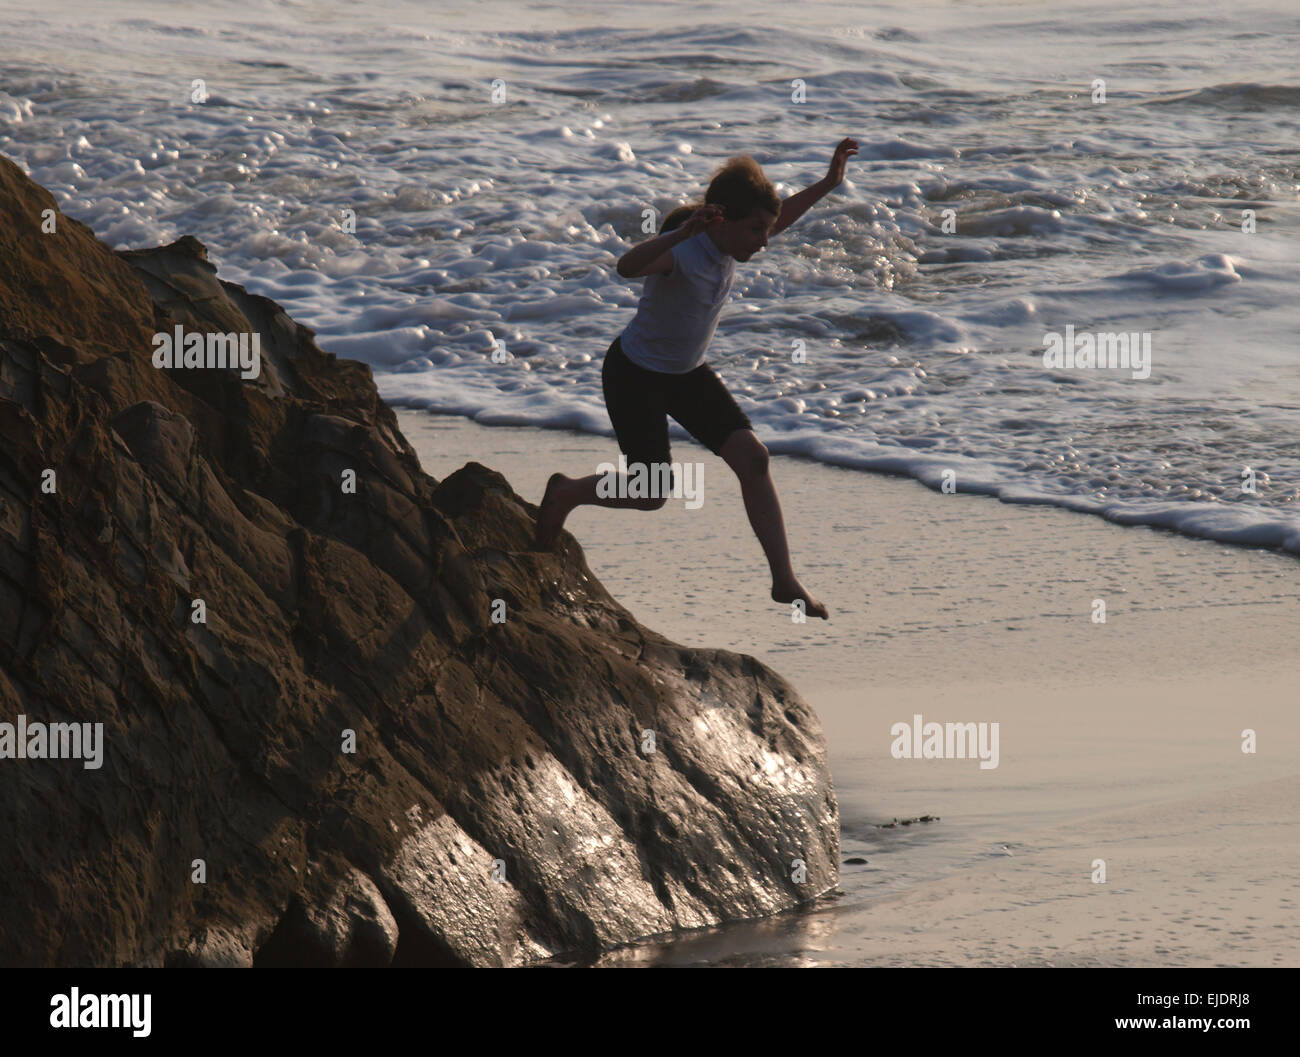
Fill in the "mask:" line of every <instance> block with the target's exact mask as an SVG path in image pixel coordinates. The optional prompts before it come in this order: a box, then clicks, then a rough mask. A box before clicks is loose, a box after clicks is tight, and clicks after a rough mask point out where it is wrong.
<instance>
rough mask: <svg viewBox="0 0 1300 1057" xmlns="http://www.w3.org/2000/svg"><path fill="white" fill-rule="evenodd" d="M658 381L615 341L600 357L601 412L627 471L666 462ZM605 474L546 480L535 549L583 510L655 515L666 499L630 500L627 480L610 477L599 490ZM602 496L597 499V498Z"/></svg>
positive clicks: (545, 546) (622, 476) (556, 475)
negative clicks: (588, 507)
mask: <svg viewBox="0 0 1300 1057" xmlns="http://www.w3.org/2000/svg"><path fill="white" fill-rule="evenodd" d="M658 382H659V379H658V378H656V377H655V373H654V372H653V371H647V370H645V368H642V367H638V366H637V365H636V364H633V363H632V362H631V361H630V360H628V359H627V357H626V355H625V354H624V353H623V351H622V347H621V345H620V344H619V341H618V339H617V338H615V339H614V342H613V343H612V344H611V345H610V348H609V350H608V351H607V352H606V353H605V362H604V364H603V365H602V367H601V387H602V389H603V390H604V394H605V408H606V410H607V411H608V412H609V419H610V423H611V424H612V425H613V427H614V433H615V436H617V438H618V442H619V448H620V449H621V450H622V451H623V453H624V455H626V456H627V462H628V467H629V468H632V467H633V466H635V464H636V463H638V462H643V463H646V464H647V465H648V466H653V465H654V464H655V463H667V462H668V461H669V460H670V457H671V456H670V450H669V446H668V415H667V413H666V412H665V411H664V409H663V406H662V394H661V392H660V386H659V384H658ZM633 472H635V471H633ZM604 479H605V475H604V474H598V473H597V474H591V475H590V476H588V477H576V478H575V477H566V476H565V475H564V474H562V473H554V474H551V477H550V480H548V481H547V482H546V493H545V495H543V496H542V502H541V506H540V507H539V509H538V513H537V533H536V543H537V546H539V547H541V548H543V549H547V550H549V549H550V548H551V547H553V546H554V545H555V540H556V538H557V537H558V536H559V534H560V529H562V528H563V527H564V519H565V518H567V517H568V516H569V514H570V513H572V512H573V510H574V509H575V508H576V507H579V506H583V505H594V506H605V507H617V508H622V509H632V510H659V509H660V508H661V507H663V505H664V504H665V503H666V502H667V497H666V496H659V497H657V498H653V499H651V498H645V499H632V498H627V495H628V491H629V489H628V487H627V485H628V479H627V475H626V474H610V475H609V486H607V487H606V488H604V489H601V488H599V487H598V486H599V484H600V482H601V481H602V480H604ZM601 491H605V492H607V493H612V494H606V495H601V494H600V492H601Z"/></svg>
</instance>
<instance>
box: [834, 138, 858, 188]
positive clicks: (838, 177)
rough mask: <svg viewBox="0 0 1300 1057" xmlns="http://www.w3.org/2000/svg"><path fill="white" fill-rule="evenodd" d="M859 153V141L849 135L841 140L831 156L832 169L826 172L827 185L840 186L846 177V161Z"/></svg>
mask: <svg viewBox="0 0 1300 1057" xmlns="http://www.w3.org/2000/svg"><path fill="white" fill-rule="evenodd" d="M857 153H858V141H857V140H855V139H851V138H849V137H848V136H846V137H844V139H842V140H840V141H839V143H838V144H837V145H836V147H835V154H834V156H833V157H832V158H831V167H830V170H829V171H828V172H827V173H826V185H827V187H838V186H839V185H840V182H841V181H842V180H843V179H844V163H845V162H847V161H848V160H849V158H850V157H851V156H852V155H854V154H857Z"/></svg>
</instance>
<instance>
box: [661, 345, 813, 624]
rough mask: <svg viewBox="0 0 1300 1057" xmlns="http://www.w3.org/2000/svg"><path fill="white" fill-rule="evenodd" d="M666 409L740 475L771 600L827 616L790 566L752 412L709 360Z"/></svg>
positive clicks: (684, 380)
mask: <svg viewBox="0 0 1300 1057" xmlns="http://www.w3.org/2000/svg"><path fill="white" fill-rule="evenodd" d="M668 413H669V414H670V415H672V416H673V418H675V419H676V420H677V421H678V422H680V423H681V424H682V425H683V426H684V427H685V428H686V429H687V430H688V431H689V432H690V434H691V436H693V437H695V438H696V440H698V441H699V442H700V443H701V444H703V445H704V446H705V447H706V448H708V449H709V450H710V451H712V452H713V453H714V454H716V455H720V456H721V457H722V458H723V460H725V461H726V463H727V465H728V466H730V467H731V468H732V469H733V470H734V471H735V472H736V476H737V477H738V478H739V479H740V491H741V495H743V496H744V499H745V513H746V514H748V515H749V525H750V527H751V528H752V529H753V530H754V535H755V536H757V537H758V542H759V543H760V544H761V545H762V547H763V553H764V554H765V555H766V556H767V564H768V567H769V568H770V569H771V571H772V599H773V601H776V602H794V601H796V600H798V599H802V600H803V604H804V612H806V613H807V614H808V615H809V616H814V617H821V618H822V619H828V618H827V615H826V607H825V606H824V605H822V604H821V602H819V601H818V600H817V599H815V598H814V597H813V596H812V595H810V594H809V593H808V592H807V591H805V590H804V587H803V584H801V583H800V582H799V578H798V577H797V576H795V574H794V568H793V567H792V566H791V564H790V547H789V544H788V543H787V542H786V536H785V518H784V517H783V516H782V514H781V501H780V500H779V499H778V498H777V495H776V485H775V484H773V482H772V476H771V474H770V473H768V455H767V448H766V447H764V446H763V444H762V443H761V442H760V441H759V439H758V437H756V436H755V435H754V430H753V426H752V424H751V423H750V421H749V416H748V415H746V414H745V412H744V411H742V410H741V408H740V405H739V404H737V403H736V401H735V398H734V397H733V396H732V395H731V394H730V393H729V392H728V391H727V387H726V386H725V385H723V383H722V379H721V378H719V377H718V375H717V372H716V371H714V370H713V368H712V367H710V366H709V365H708V364H707V363H703V364H700V366H699V367H697V368H696V369H695V370H693V371H691V372H690V374H687V375H684V376H682V384H681V385H680V386H678V387H676V388H675V389H674V391H673V393H672V394H671V399H670V400H669V403H668Z"/></svg>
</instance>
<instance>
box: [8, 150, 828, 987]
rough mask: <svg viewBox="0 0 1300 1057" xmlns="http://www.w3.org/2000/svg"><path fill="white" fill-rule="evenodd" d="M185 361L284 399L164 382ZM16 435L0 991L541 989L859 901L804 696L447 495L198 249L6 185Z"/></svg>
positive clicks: (367, 388) (526, 508) (526, 517)
mask: <svg viewBox="0 0 1300 1057" xmlns="http://www.w3.org/2000/svg"><path fill="white" fill-rule="evenodd" d="M47 211H48V212H47ZM51 218H53V220H54V222H55V224H56V227H55V230H53V231H48V230H43V227H44V228H46V229H48V228H49V227H50V226H51V225H50V219H51ZM178 325H179V326H180V327H182V328H183V332H184V333H186V334H189V333H202V334H205V335H207V334H238V333H243V334H254V333H255V334H257V335H259V337H260V348H261V370H260V373H259V374H258V375H257V377H255V378H244V377H241V375H240V374H239V373H238V372H237V371H235V370H230V369H209V368H198V367H190V368H177V367H173V368H158V367H155V366H154V364H153V359H152V355H153V350H154V342H153V339H154V335H155V334H158V333H168V334H171V333H174V331H175V328H176V327H177V326H178ZM0 434H2V436H3V448H0V724H7V725H8V728H6V727H5V726H0V802H2V803H3V811H2V812H0V849H3V851H4V857H5V862H4V863H3V865H0V876H2V877H3V883H2V884H0V964H4V965H7V966H15V965H18V966H56V965H57V966H117V965H169V966H170V965H243V966H250V965H322V966H326V965H328V966H342V965H388V964H393V965H417V964H426V965H427V964H434V965H517V964H524V963H527V962H529V961H533V960H536V959H541V958H545V957H547V956H549V955H551V954H553V953H558V952H561V951H575V950H577V951H581V950H591V951H595V950H598V949H601V948H604V947H607V946H610V945H614V944H618V943H622V942H626V941H629V940H631V939H634V938H636V937H641V936H647V935H651V934H655V933H661V932H665V931H668V930H675V929H686V928H693V927H697V926H703V925H709V924H713V923H717V922H720V921H725V920H731V919H739V918H746V917H756V916H761V915H768V914H773V913H776V912H779V911H782V910H785V909H788V908H791V907H794V906H796V905H798V904H800V903H804V902H807V901H810V900H812V899H814V898H815V897H817V896H818V895H820V894H822V893H824V892H826V891H827V890H829V889H831V888H832V887H833V886H834V885H835V883H836V881H837V879H838V861H839V819H838V811H837V807H836V802H835V797H834V791H833V788H832V784H831V780H830V775H829V772H828V770H827V767H826V758H825V746H824V743H823V739H822V735H821V730H820V726H819V723H818V720H817V718H816V716H815V715H814V713H813V712H812V711H811V709H810V708H809V707H808V706H807V705H806V704H805V703H804V702H803V701H802V700H801V699H800V698H799V696H798V694H797V693H796V692H795V690H794V689H793V688H792V687H791V686H790V685H789V684H788V683H786V682H785V681H784V680H782V679H781V678H780V677H779V676H777V675H776V674H774V673H773V672H771V671H769V670H768V669H766V668H764V667H763V666H762V665H760V664H759V663H757V662H756V661H755V660H753V659H752V658H749V657H745V656H739V655H736V654H731V653H726V652H721V651H712V650H690V649H685V648H682V647H680V646H677V645H674V644H673V643H671V642H669V641H668V640H667V639H665V638H663V637H662V636H660V635H657V634H655V633H654V632H652V631H649V630H647V629H645V628H643V627H641V626H640V625H638V624H637V622H636V621H635V620H633V619H632V617H631V615H630V614H629V613H628V612H627V611H626V610H625V609H623V608H622V607H621V606H620V605H619V604H618V603H617V602H616V601H615V600H614V599H613V598H612V597H610V595H609V594H608V593H607V592H606V591H605V590H604V588H602V587H601V585H600V584H599V583H598V582H597V580H596V579H595V577H594V576H592V574H591V572H590V570H589V569H588V567H587V565H586V562H585V560H584V558H583V555H582V551H581V549H580V548H579V546H578V545H577V543H576V541H575V540H574V539H573V538H572V537H571V536H569V535H568V534H567V533H566V534H564V536H563V537H562V542H561V545H560V547H559V548H557V550H556V551H555V552H551V553H543V552H538V551H535V550H533V549H532V546H531V540H532V531H533V518H534V516H535V514H536V508H535V507H534V506H533V505H532V504H530V503H527V502H525V501H523V500H522V499H520V497H519V496H517V495H516V494H515V493H514V492H513V490H512V489H511V488H510V485H509V484H508V483H507V482H506V481H505V479H504V478H502V477H501V476H500V475H499V474H497V473H495V472H493V471H492V470H490V469H488V468H486V467H484V466H481V465H478V464H477V463H471V464H469V465H467V466H465V467H463V468H462V469H460V470H458V471H457V472H456V473H454V474H452V475H451V476H450V477H448V478H446V479H445V480H442V481H436V480H434V479H433V478H431V477H429V476H428V475H426V474H425V473H424V472H423V471H422V470H421V468H420V465H419V462H418V459H417V458H416V455H415V452H414V451H413V449H412V448H411V446H410V444H409V443H408V442H407V441H406V439H405V438H404V437H403V436H402V434H401V433H400V431H399V430H398V428H397V425H396V419H395V417H394V415H393V413H392V411H391V410H390V409H389V408H388V407H387V406H386V405H385V404H384V403H383V401H382V400H381V399H380V398H379V396H378V393H377V391H376V389H375V386H374V384H373V381H372V377H371V373H370V369H369V367H367V366H366V365H365V364H362V363H358V362H353V361H348V360H342V359H338V358H336V357H334V356H332V355H328V354H326V353H324V352H322V351H321V350H320V349H319V348H318V347H317V346H316V345H315V344H314V342H313V340H312V334H311V332H310V331H309V330H307V329H306V328H304V327H302V326H299V325H298V324H296V323H294V322H293V321H292V320H291V319H289V318H288V316H287V315H286V314H285V313H284V312H283V311H282V310H281V309H280V308H279V307H278V306H277V305H276V304H275V303H274V302H272V301H270V300H268V299H266V298H263V297H260V296H256V295H254V294H250V293H249V292H247V291H246V290H245V289H244V288H242V287H240V286H238V285H236V284H233V283H229V282H223V281H221V280H219V279H218V278H217V275H216V270H215V268H214V267H213V266H212V265H211V264H210V263H209V262H208V261H207V259H206V252H205V250H204V248H203V246H202V245H201V244H200V243H199V242H198V241H197V240H195V239H193V238H190V237H186V238H182V239H180V240H179V241H177V242H175V243H173V244H172V245H170V246H166V247H162V248H159V249H153V250H144V251H134V252H128V253H120V254H117V253H114V252H113V251H111V250H110V249H109V248H108V247H106V246H105V245H103V244H102V243H100V242H99V241H98V240H97V239H96V238H95V237H94V235H93V233H92V232H91V231H90V230H89V229H87V228H86V227H84V226H83V225H81V224H79V223H78V222H76V221H74V220H72V219H70V218H68V217H65V216H63V215H62V214H60V213H58V211H57V204H56V203H55V202H54V200H53V199H52V198H51V196H50V195H49V194H48V193H47V192H46V191H45V190H44V189H42V188H40V187H38V186H37V185H36V184H34V183H32V182H31V181H30V180H29V179H28V178H27V177H26V176H25V175H24V174H23V173H22V172H21V170H19V169H18V168H17V167H16V166H14V165H13V164H12V163H10V162H9V161H8V160H7V159H3V158H0ZM19 717H22V722H23V723H24V724H25V731H24V733H25V734H26V735H27V737H33V735H31V733H30V732H31V731H33V730H35V729H36V728H37V726H39V725H46V726H47V728H48V731H49V733H50V735H51V736H50V739H49V740H44V739H42V741H43V745H42V743H41V742H38V741H28V742H27V743H26V744H19V737H18V724H19ZM56 723H57V724H91V725H93V724H102V725H103V726H102V760H101V765H100V766H98V767H95V766H93V765H92V763H91V761H90V760H89V759H78V758H41V754H42V752H44V755H45V756H46V757H50V756H55V755H57V752H56V750H57V748H58V746H59V744H60V742H59V738H60V737H62V743H61V745H62V750H63V751H64V753H65V754H66V753H72V752H73V751H74V749H75V746H74V744H73V741H72V732H73V731H74V728H73V727H71V726H68V727H63V728H53V727H48V725H50V724H56ZM6 729H8V731H9V734H8V741H6V740H5V739H6V733H5V732H6ZM56 731H61V734H60V733H56ZM75 732H76V733H77V734H83V735H85V739H84V742H83V743H82V748H83V750H84V749H85V746H86V745H88V744H89V743H90V741H91V739H92V737H93V733H92V732H93V726H91V727H78V728H75ZM6 750H7V751H6ZM22 757H25V758H22ZM801 869H802V872H801Z"/></svg>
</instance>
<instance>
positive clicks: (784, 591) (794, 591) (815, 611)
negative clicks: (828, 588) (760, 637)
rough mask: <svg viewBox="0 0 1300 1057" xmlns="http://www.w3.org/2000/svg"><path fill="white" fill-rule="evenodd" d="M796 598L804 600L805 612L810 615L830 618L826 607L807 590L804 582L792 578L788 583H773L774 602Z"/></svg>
mask: <svg viewBox="0 0 1300 1057" xmlns="http://www.w3.org/2000/svg"><path fill="white" fill-rule="evenodd" d="M796 599H802V600H803V607H804V612H805V613H807V614H808V616H810V617H821V618H822V620H829V619H830V617H829V616H828V615H827V613H826V607H825V606H824V605H822V604H821V603H820V602H818V601H817V599H815V598H813V596H812V595H810V594H809V593H808V592H807V591H805V590H804V587H803V584H801V583H800V582H799V581H798V580H790V581H789V582H788V583H773V584H772V601H773V602H793V601H795V600H796Z"/></svg>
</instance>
